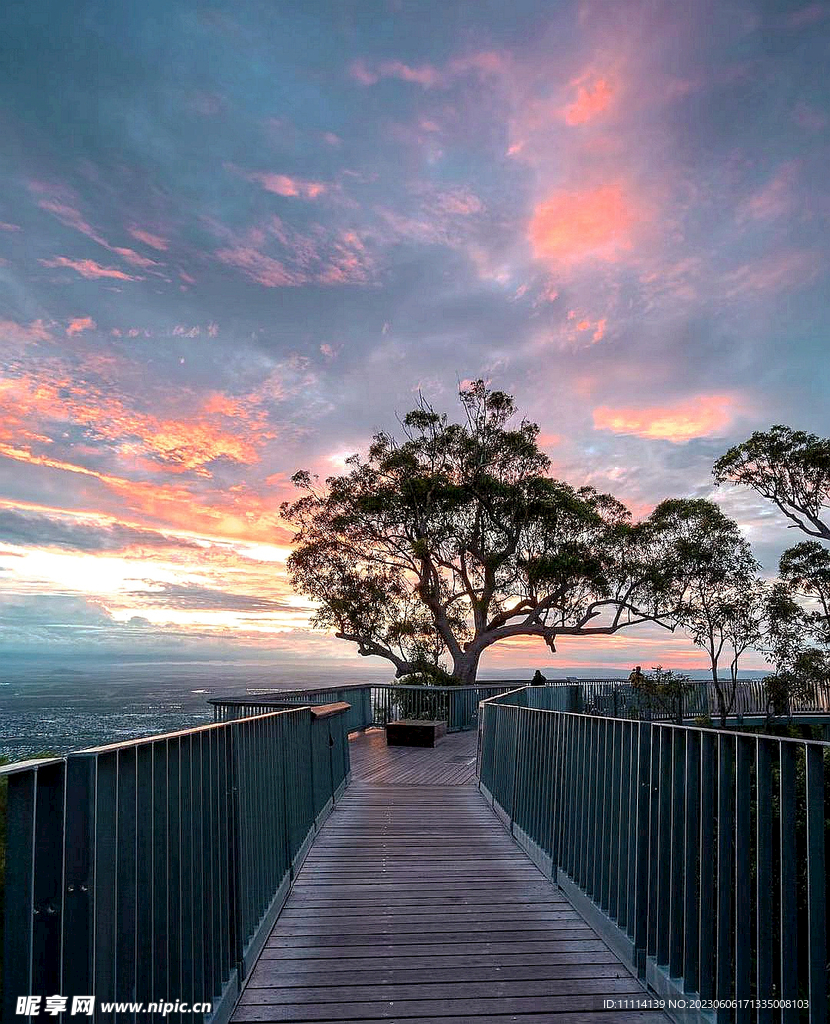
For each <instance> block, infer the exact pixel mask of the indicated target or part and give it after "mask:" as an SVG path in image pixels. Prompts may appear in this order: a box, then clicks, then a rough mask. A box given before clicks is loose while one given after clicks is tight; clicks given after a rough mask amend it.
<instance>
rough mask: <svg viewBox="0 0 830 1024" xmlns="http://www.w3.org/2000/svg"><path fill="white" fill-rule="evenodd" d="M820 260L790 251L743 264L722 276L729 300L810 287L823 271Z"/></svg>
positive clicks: (807, 253) (799, 252) (814, 256)
mask: <svg viewBox="0 0 830 1024" xmlns="http://www.w3.org/2000/svg"><path fill="white" fill-rule="evenodd" d="M821 265H822V263H821V260H820V258H819V257H818V256H817V255H816V254H815V253H812V252H805V251H801V250H795V249H789V250H785V251H784V252H780V253H773V254H772V255H770V256H764V257H761V258H760V259H758V260H755V261H754V262H752V263H744V264H743V265H742V266H740V267H738V268H737V269H736V270H733V271H731V272H729V273H727V274H724V275H723V283H724V284H725V286H726V290H725V295H726V297H727V298H737V297H740V296H742V295H751V294H752V293H753V292H766V293H771V292H779V291H784V290H787V289H790V288H798V287H803V286H804V285H807V284H810V283H811V282H812V281H813V280H814V279H815V277H816V275H817V274H818V272H819V270H820V268H821Z"/></svg>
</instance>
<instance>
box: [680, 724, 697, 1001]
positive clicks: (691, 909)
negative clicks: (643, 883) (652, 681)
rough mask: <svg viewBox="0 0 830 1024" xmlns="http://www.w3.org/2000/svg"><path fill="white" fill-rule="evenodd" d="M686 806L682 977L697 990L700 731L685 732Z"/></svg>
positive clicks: (688, 986)
mask: <svg viewBox="0 0 830 1024" xmlns="http://www.w3.org/2000/svg"><path fill="white" fill-rule="evenodd" d="M684 801H685V805H686V822H685V833H684V836H683V848H684V851H685V865H684V871H683V885H684V893H683V897H684V898H683V979H684V981H685V988H686V991H691V992H699V991H700V970H699V960H698V955H699V945H698V943H699V925H700V918H699V906H700V897H699V894H698V853H699V839H700V733H699V732H697V731H696V730H694V729H690V730H689V731H688V732H687V733H686V781H685V793H684Z"/></svg>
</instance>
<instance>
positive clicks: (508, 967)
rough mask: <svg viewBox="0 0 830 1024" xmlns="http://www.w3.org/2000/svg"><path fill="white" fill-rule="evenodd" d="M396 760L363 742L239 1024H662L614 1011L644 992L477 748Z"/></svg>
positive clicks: (459, 741) (406, 752) (450, 746)
mask: <svg viewBox="0 0 830 1024" xmlns="http://www.w3.org/2000/svg"><path fill="white" fill-rule="evenodd" d="M385 751H386V748H385V747H381V746H379V745H378V743H377V739H376V738H375V737H373V736H371V735H369V736H366V737H361V738H359V739H358V740H357V742H356V743H353V745H352V764H353V771H354V779H353V782H352V785H351V786H350V787H349V789H348V790H347V792H346V795H345V796H344V798H343V800H342V801H341V803H340V804H338V806H337V808H336V810H335V811H334V813H333V814H332V815H331V817H330V818H329V820H328V822H327V823H326V825H325V826H324V828H323V830H322V832H321V833H320V835H319V837H318V838H317V841H316V842H315V844H314V846H313V847H312V849H311V852H310V853H309V855H308V858H307V859H306V861H305V863H304V865H303V867H302V869H301V871H300V873H299V875H298V878H297V881H296V883H295V885H294V888H293V890H292V892H291V895H290V897H289V899H288V902H287V903H286V905H285V908H284V909H283V912H282V914H281V915H280V917H279V919H278V921H277V923H276V925H275V927H274V930H273V932H272V934H271V936H270V938H269V940H268V942H267V944H266V947H265V949H264V950H263V952H262V955H261V957H260V960H259V962H258V964H257V966H256V967H255V969H254V971H253V973H252V975H251V977H250V980H249V982H248V984H247V986H246V988H245V990H244V992H243V994H242V998H241V1000H240V1002H239V1005H238V1006H237V1009H236V1012H235V1014H234V1017H233V1020H234V1021H238V1022H241V1021H293V1022H312V1021H313V1022H316V1024H325V1022H332V1024H333V1022H335V1021H336V1022H342V1021H350V1022H352V1024H359V1022H366V1024H368V1022H370V1021H386V1022H400V1024H508V1022H519V1024H543V1022H544V1024H552V1022H555V1024H638V1022H641V1021H650V1022H653V1024H663V1022H664V1021H665V1020H666V1018H664V1017H663V1016H662V1015H661V1014H659V1013H655V1012H647V1011H636V1012H632V1011H625V1012H621V1011H616V1010H603V1009H602V1000H603V997H608V996H616V997H624V996H626V995H628V996H630V997H636V996H637V995H643V994H644V993H643V990H642V988H641V987H640V985H639V983H638V982H637V980H636V979H635V978H633V977H632V976H631V975H630V974H629V973H628V971H627V970H626V968H625V967H624V966H623V965H622V963H621V962H620V961H619V960H618V959H617V957H616V956H615V955H614V954H613V953H612V952H611V951H610V950H609V949H608V948H607V946H605V944H604V943H603V942H602V941H600V939H599V938H598V937H597V936H596V935H595V934H594V932H592V931H591V929H590V928H589V927H588V926H587V925H586V924H585V923H584V922H583V920H582V919H581V918H580V917H579V916H578V915H577V914H576V912H575V911H574V910H573V909H572V908H571V906H570V904H569V903H568V902H567V901H566V900H565V898H564V897H563V895H562V894H561V892H560V891H559V890H558V889H557V888H556V887H555V886H554V885H552V884H551V883H550V882H549V881H548V880H546V879H545V878H544V876H543V875H542V874H541V873H540V872H539V871H538V870H537V869H536V867H535V866H534V865H533V864H532V863H531V862H530V861H529V860H528V859H527V857H525V855H524V854H523V853H522V852H521V851H520V850H519V848H518V847H517V846H516V845H515V843H514V842H513V841H512V839H511V838H510V837H509V836H508V835H507V833H506V832H505V831H504V829H503V828H502V827H501V825H500V824H499V823H498V821H497V819H496V818H495V817H494V815H493V813H492V811H491V810H490V809H489V807H488V806H487V805H486V803H485V802H484V801H483V800H482V798H481V796H480V795H479V793H478V791H477V789H476V788H475V786H474V785H473V784H472V778H473V771H474V768H475V734H470V733H466V734H459V735H457V736H450V737H448V738H447V740H446V741H445V742H444V743H442V744H440V745H439V747H437V748H436V749H435V750H412V749H407V748H392V749H391V750H389V751H388V754H387V755H386V756H384V752H385ZM471 758H472V763H471V764H470V763H468V762H470V759H471Z"/></svg>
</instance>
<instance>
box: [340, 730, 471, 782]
mask: <svg viewBox="0 0 830 1024" xmlns="http://www.w3.org/2000/svg"><path fill="white" fill-rule="evenodd" d="M477 742H478V740H477V734H476V733H474V732H453V733H450V734H449V735H448V736H445V737H444V738H443V739H442V740H440V741H439V743H438V746H437V747H432V748H429V747H427V748H423V747H387V746H386V737H385V733H384V730H383V729H369V730H368V731H367V732H365V733H363V734H362V735H359V736H356V737H355V738H354V739H353V740H352V741H351V743H350V744H349V748H350V753H351V758H352V779H353V780H354V781H355V782H368V783H371V784H373V785H380V786H389V785H395V786H470V785H472V784H473V783H474V782H475V779H476V745H477Z"/></svg>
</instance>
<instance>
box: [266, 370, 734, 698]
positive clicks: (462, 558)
mask: <svg viewBox="0 0 830 1024" xmlns="http://www.w3.org/2000/svg"><path fill="white" fill-rule="evenodd" d="M459 397H460V401H461V406H462V410H463V418H462V422H460V423H450V422H449V421H448V420H447V417H446V416H445V415H442V414H439V413H437V412H436V411H435V410H434V409H433V408H432V407H431V406H430V405H429V404H428V403H427V402H425V401H424V400H423V399H422V400H421V401H420V403H419V405H418V407H417V408H416V409H414V410H412V411H411V412H409V413H407V414H406V416H404V417H403V419H402V421H401V427H402V430H403V436H402V437H401V438H395V437H393V436H392V435H390V434H388V433H385V432H381V433H378V434H376V435H375V437H374V438H373V441H372V444H371V446H370V448H369V452H368V456H367V457H366V458H365V459H363V458H360V457H359V456H356V455H355V456H352V457H351V458H350V459H349V460H348V472H346V473H344V474H343V475H341V476H335V477H330V478H329V479H328V480H326V481H325V486H324V487H323V488H319V486H318V482H317V481H315V480H313V479H312V478H311V476H310V475H309V474H308V473H306V472H300V473H298V474H296V475H295V477H294V480H295V482H296V483H297V484H298V486H299V487H300V489H301V490H302V491H303V496H302V497H300V498H299V499H298V500H297V501H295V502H293V503H286V504H284V505H283V506H282V514H283V517H284V518H285V520H286V521H287V522H289V523H291V524H292V525H293V526H294V527H295V529H296V535H295V544H296V547H295V550H294V552H293V554H292V555H291V557H290V558H289V561H288V571H289V575H290V578H291V580H292V583H293V584H294V586H295V588H296V589H297V590H298V591H299V592H300V593H302V594H305V595H306V596H308V597H310V598H311V599H312V600H313V601H314V602H315V604H316V608H317V610H316V612H315V616H314V620H313V621H314V624H315V625H316V626H318V627H320V628H323V629H329V630H332V631H334V633H335V635H337V636H338V637H340V638H342V639H346V640H349V641H351V642H353V643H355V644H356V645H357V649H358V653H360V654H362V655H367V656H368V655H377V656H380V657H384V658H386V659H388V660H389V661H391V662H392V663H393V665H394V666H395V670H396V674H397V676H398V677H401V676H404V675H408V674H411V673H412V672H413V671H415V670H416V666H418V665H423V664H424V663H429V664H431V665H434V666H438V665H441V664H442V662H443V661H444V659H446V661H447V662H448V663H450V665H451V675H452V677H453V679H455V680H458V681H462V682H473V681H474V680H475V675H476V670H477V666H478V661H479V658H480V657H481V654H482V652H483V651H484V650H486V649H487V648H488V647H489V646H491V645H492V644H494V643H497V642H499V641H501V640H506V639H509V638H511V637H516V636H535V637H539V638H540V639H541V640H542V641H543V642H544V643H546V644H547V645H548V647H549V648H550V649H551V650H552V651H555V640H556V638H557V637H558V636H561V635H582V636H585V635H609V634H612V633H615V632H617V631H618V630H620V629H624V628H626V627H627V626H631V625H634V624H637V623H641V622H646V621H652V622H659V623H660V624H662V625H664V626H666V627H667V628H674V626H675V625H676V624H677V622H678V621H679V617H680V615H681V612H682V608H683V602H684V595H685V594H686V591H687V590H688V587H689V586H690V584H691V582H692V580H694V579H695V578H697V576H698V575H699V574H700V573H701V572H706V571H708V565H709V561H708V555H707V554H706V552H705V551H704V550H703V548H702V547H701V543H700V538H701V536H702V535H703V534H705V531H706V523H708V522H709V521H710V520H711V518H712V516H713V515H714V514H715V512H716V508H715V506H714V505H712V503H711V502H705V501H701V500H687V501H669V502H664V503H663V504H662V505H660V506H658V508H657V509H656V510H655V512H654V513H653V514H652V515H651V516H650V517H649V518H648V519H647V520H645V521H644V522H641V523H632V521H631V516H630V513H629V512H628V510H627V509H626V508H625V506H624V505H623V504H622V503H621V502H619V501H617V499H615V498H614V497H613V496H612V495H609V494H599V493H598V492H597V491H595V490H594V489H593V488H590V487H581V488H574V487H571V486H570V485H569V484H567V483H565V482H563V481H560V480H554V479H552V478H550V477H549V476H548V475H547V474H548V471H549V469H550V460H549V459H548V457H547V455H545V453H544V452H542V451H541V450H540V449H539V447H538V443H537V438H538V430H539V428H538V427H537V426H536V424H534V423H530V422H528V421H526V420H522V421H521V422H520V423H518V424H511V422H510V421H511V419H512V417H513V416H514V413H515V407H514V403H513V399H512V398H511V397H510V396H509V395H507V394H505V393H504V392H501V391H494V390H491V389H490V388H488V387H487V386H486V385H485V384H484V383H483V382H482V381H475V382H474V383H472V384H470V385H468V386H465V387H464V388H462V389H461V392H460V395H459Z"/></svg>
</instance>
